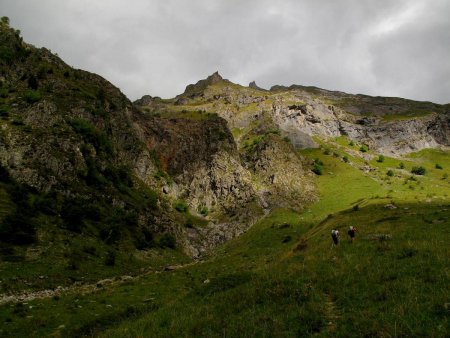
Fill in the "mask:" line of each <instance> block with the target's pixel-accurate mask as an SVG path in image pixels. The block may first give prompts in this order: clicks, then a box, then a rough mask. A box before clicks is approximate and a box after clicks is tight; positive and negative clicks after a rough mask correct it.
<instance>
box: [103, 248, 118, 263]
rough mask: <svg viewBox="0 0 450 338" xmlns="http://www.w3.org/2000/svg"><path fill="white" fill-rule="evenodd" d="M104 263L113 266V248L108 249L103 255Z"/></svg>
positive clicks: (114, 261)
mask: <svg viewBox="0 0 450 338" xmlns="http://www.w3.org/2000/svg"><path fill="white" fill-rule="evenodd" d="M105 265H107V266H114V265H116V253H115V252H114V251H113V250H108V252H107V253H106V257H105Z"/></svg>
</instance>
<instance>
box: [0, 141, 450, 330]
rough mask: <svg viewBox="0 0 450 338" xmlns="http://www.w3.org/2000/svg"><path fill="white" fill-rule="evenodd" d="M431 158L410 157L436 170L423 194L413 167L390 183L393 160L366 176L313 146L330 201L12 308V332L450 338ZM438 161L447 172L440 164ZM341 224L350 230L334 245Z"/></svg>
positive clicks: (442, 214) (448, 204) (424, 182)
mask: <svg viewBox="0 0 450 338" xmlns="http://www.w3.org/2000/svg"><path fill="white" fill-rule="evenodd" d="M427 154H428V155H427V156H420V157H417V156H411V157H410V158H409V159H408V161H410V162H411V164H414V165H416V162H414V161H420V163H421V165H424V166H426V167H427V168H429V174H427V175H425V176H424V177H419V178H418V180H419V182H421V183H420V184H419V185H417V187H415V188H414V190H413V189H410V188H409V182H410V181H409V180H408V184H404V180H405V177H410V176H411V174H410V173H408V172H407V171H406V170H404V169H403V171H401V172H400V173H399V174H398V175H399V176H400V177H394V178H389V180H391V181H390V182H391V183H390V184H389V182H388V181H385V180H382V179H380V177H381V175H382V173H384V171H385V169H386V168H385V166H386V165H388V164H389V161H387V162H383V163H378V162H375V163H374V164H373V166H374V168H375V170H373V171H371V172H370V173H368V174H364V173H363V171H361V170H359V169H357V168H355V167H354V164H352V163H350V164H349V163H344V162H343V161H342V160H341V158H338V157H335V156H333V155H324V154H323V152H322V151H321V150H313V151H305V152H303V155H304V156H306V157H307V158H310V159H314V158H320V159H321V160H322V161H323V163H324V169H325V170H324V174H323V175H322V176H318V177H317V182H318V186H319V188H320V191H321V193H322V197H321V200H320V201H319V202H317V203H316V204H315V205H313V206H311V208H310V209H308V210H306V211H305V212H304V213H303V214H297V213H294V212H291V211H289V210H275V211H273V212H272V213H271V214H270V215H268V216H267V217H266V218H264V219H262V220H261V221H260V222H258V223H257V224H256V225H255V226H254V227H252V228H251V229H250V230H248V231H247V232H246V233H245V234H243V235H242V236H241V237H239V238H237V239H235V240H233V241H231V242H229V243H227V244H225V245H224V246H222V247H221V248H219V249H218V250H217V251H216V252H215V253H213V254H212V255H211V257H208V258H207V259H205V261H203V262H199V263H197V264H194V265H189V266H186V267H184V268H180V269H176V270H173V271H162V272H160V273H153V274H147V275H143V276H141V277H139V278H137V279H134V280H130V281H127V282H125V283H117V284H112V285H110V286H107V285H105V286H103V285H102V286H99V287H98V288H96V291H95V292H94V293H87V294H84V295H83V294H80V293H74V294H68V295H64V296H60V297H55V298H53V299H42V300H34V301H30V302H27V304H25V305H21V303H19V304H12V305H3V306H1V307H0V322H1V323H3V324H2V330H3V331H2V332H1V333H2V334H3V335H5V334H6V335H8V334H9V335H11V334H13V335H19V336H26V335H30V334H35V335H50V334H53V335H56V336H58V335H60V336H80V335H88V336H89V335H95V336H97V335H102V336H105V337H136V336H152V337H168V336H172V337H175V336H176V337H219V336H222V337H223V336H225V337H253V336H262V337H264V336H265V337H298V336H305V335H312V334H315V335H318V336H323V337H328V336H341V337H349V336H379V337H389V336H434V337H444V336H447V335H448V333H449V332H450V320H449V319H450V317H449V314H450V313H449V305H448V303H449V302H450V300H449V298H448V295H449V294H450V287H449V286H450V268H449V265H448V257H450V249H449V248H450V247H449V246H448V241H449V240H450V234H449V231H448V229H449V226H450V220H449V216H450V201H449V199H448V193H449V187H450V184H449V183H448V180H443V179H442V178H441V176H442V175H441V171H442V170H443V171H444V172H445V168H449V165H450V163H448V156H441V155H439V153H438V152H433V151H427ZM444 155H445V154H444ZM436 156H438V157H439V156H440V157H439V160H440V161H441V162H442V163H441V164H442V166H443V167H444V169H433V166H434V162H435V161H436V160H437V159H436ZM355 161H356V159H355ZM392 161H394V162H395V161H396V160H393V159H392ZM351 162H352V161H351ZM417 163H418V162H417ZM389 165H390V164H389ZM434 170H440V171H439V173H435V172H434ZM411 182H413V183H412V184H413V185H415V184H416V182H417V181H411ZM434 185H439V189H436V190H434V188H433V187H434ZM422 186H423V187H424V189H423V190H422V189H421V187H422ZM432 191H434V195H433V196H431V195H430V194H431V193H430V192H432ZM434 197H435V198H434ZM387 203H394V204H395V205H396V206H397V208H396V209H387V208H385V207H384V206H385V204H387ZM355 205H358V208H354V206H355ZM349 225H356V226H357V227H358V229H359V233H358V234H357V238H356V241H355V242H354V243H350V242H349V241H348V240H347V238H346V234H345V233H346V229H347V227H348V226H349ZM332 228H339V229H340V230H341V233H342V240H341V243H340V245H339V246H338V247H334V248H333V247H332V246H331V238H330V230H331V229H332Z"/></svg>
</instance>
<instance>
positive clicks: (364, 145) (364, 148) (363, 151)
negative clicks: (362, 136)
mask: <svg viewBox="0 0 450 338" xmlns="http://www.w3.org/2000/svg"><path fill="white" fill-rule="evenodd" d="M359 151H361V152H362V153H367V152H368V151H369V147H368V146H367V144H363V145H362V146H361V147H360V148H359Z"/></svg>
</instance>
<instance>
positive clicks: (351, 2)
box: [0, 0, 450, 103]
mask: <svg viewBox="0 0 450 338" xmlns="http://www.w3.org/2000/svg"><path fill="white" fill-rule="evenodd" d="M0 10H1V13H0V15H2V16H3V15H5V16H8V17H9V18H10V23H11V25H12V26H13V27H14V28H16V29H20V30H21V31H22V35H23V37H24V39H25V40H26V41H28V42H30V43H32V44H34V45H36V46H37V47H47V48H49V49H51V50H52V51H53V52H55V53H58V55H59V56H60V57H62V58H63V59H64V60H65V61H66V62H67V63H68V64H70V65H71V66H73V67H75V68H82V69H85V70H89V71H92V72H95V73H97V74H100V75H102V76H103V77H105V78H107V79H108V80H109V81H111V82H112V83H113V84H115V85H116V86H118V87H119V88H120V89H121V90H122V91H123V92H124V93H125V94H126V95H127V96H128V97H129V98H130V99H132V100H134V99H137V98H139V97H141V96H142V95H144V94H150V95H152V96H161V97H173V96H175V95H177V94H179V93H181V92H183V91H184V88H185V87H186V85H187V84H189V83H195V82H196V81H198V80H200V79H202V78H205V77H206V76H207V75H209V74H212V73H213V72H215V71H216V70H218V71H219V72H220V73H221V75H222V76H223V77H225V78H228V79H230V80H231V81H233V82H236V83H240V84H243V85H247V84H248V83H249V82H250V81H252V80H256V82H257V84H258V85H259V86H261V87H265V88H270V86H272V85H275V84H282V85H290V84H303V85H314V86H318V87H321V88H325V89H333V90H340V91H346V92H350V93H365V94H370V95H383V96H401V97H406V98H411V99H417V100H427V101H434V102H438V103H448V102H450V1H448V0H279V1H273V0H270V1H269V0H64V1H62V0H39V1H34V0H0Z"/></svg>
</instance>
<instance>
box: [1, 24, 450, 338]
mask: <svg viewBox="0 0 450 338" xmlns="http://www.w3.org/2000/svg"><path fill="white" fill-rule="evenodd" d="M0 33H1V34H0V85H1V86H0V271H1V274H0V323H1V325H0V336H5V337H11V336H17V337H24V336H64V337H67V336H69V337H71V336H73V337H79V336H105V337H114V336H117V337H123V336H130V337H135V336H161V337H167V336H189V337H199V336H200V337H201V336H207V337H215V336H227V337H247V336H249V337H250V336H270V337H273V336H274V337H290V336H292V337H297V336H308V335H318V336H327V337H328V336H343V337H344V336H345V337H348V336H378V337H386V336H433V337H445V336H448V334H449V332H450V317H449V313H450V312H449V310H450V306H449V303H450V300H449V299H448V295H449V294H450V292H449V291H450V290H449V285H450V280H449V276H450V271H449V266H448V257H449V254H450V252H449V249H448V245H447V243H448V241H449V240H450V237H449V233H448V228H449V226H450V223H449V222H450V220H449V216H450V211H449V210H450V209H449V208H450V179H449V177H448V175H449V168H450V156H449V152H450V151H449V149H450V148H449V147H450V107H449V105H438V104H434V103H431V102H416V101H411V100H406V99H401V98H384V97H370V96H366V95H351V94H346V93H341V92H333V91H327V90H324V89H320V88H315V87H305V86H299V85H294V86H291V87H282V86H274V87H272V88H271V89H270V90H264V89H261V88H259V87H258V86H257V85H256V83H254V82H253V83H251V84H250V85H249V86H248V87H244V86H240V85H237V84H234V83H232V82H231V81H229V80H226V79H223V78H222V77H221V75H220V74H219V73H218V72H216V73H214V74H212V75H210V76H209V77H207V78H206V79H203V80H200V81H198V82H197V83H195V84H190V85H188V86H187V87H186V90H185V91H184V93H182V94H180V95H178V96H176V97H175V98H172V99H161V98H158V97H152V96H150V95H145V96H144V97H142V98H141V99H140V100H137V101H135V102H130V101H129V100H128V99H127V98H126V97H125V95H123V94H122V93H121V91H120V90H119V89H118V88H116V87H115V86H114V85H112V84H111V83H109V82H108V81H107V80H105V79H103V78H102V77H100V76H98V75H95V74H92V73H88V72H85V71H82V70H77V69H74V68H72V67H70V66H69V65H67V64H66V63H65V62H64V61H62V60H61V59H60V58H59V57H58V56H56V55H54V54H53V53H51V52H50V51H49V50H47V49H45V48H36V47H34V46H32V45H29V44H27V43H25V42H24V41H23V40H22V38H21V36H20V32H18V31H16V30H14V29H13V28H11V27H10V26H9V24H8V20H7V19H6V18H2V20H1V23H0ZM349 225H355V226H357V227H358V229H359V232H358V233H357V238H356V241H355V242H354V243H350V242H348V241H347V238H346V230H347V228H348V226H349ZM332 228H337V229H339V230H340V231H341V233H342V238H341V244H340V245H339V246H337V247H331V238H330V231H331V229H332Z"/></svg>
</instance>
